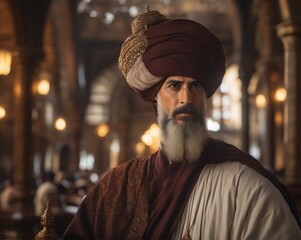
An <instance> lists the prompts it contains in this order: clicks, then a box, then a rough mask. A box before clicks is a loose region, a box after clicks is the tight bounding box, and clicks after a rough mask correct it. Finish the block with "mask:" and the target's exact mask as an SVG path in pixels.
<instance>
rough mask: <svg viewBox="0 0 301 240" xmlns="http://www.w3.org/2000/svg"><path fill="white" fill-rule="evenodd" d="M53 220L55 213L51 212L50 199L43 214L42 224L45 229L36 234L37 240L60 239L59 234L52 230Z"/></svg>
mask: <svg viewBox="0 0 301 240" xmlns="http://www.w3.org/2000/svg"><path fill="white" fill-rule="evenodd" d="M53 220H54V219H53V215H52V213H51V210H50V207H49V201H48V202H47V206H46V209H45V211H44V213H43V214H42V216H41V224H42V226H43V229H42V230H41V231H39V232H38V233H37V234H36V236H35V240H56V239H58V236H57V234H56V233H55V232H54V231H53V230H52V226H53Z"/></svg>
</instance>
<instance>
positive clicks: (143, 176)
mask: <svg viewBox="0 0 301 240" xmlns="http://www.w3.org/2000/svg"><path fill="white" fill-rule="evenodd" d="M132 32H133V34H132V35H131V36H130V37H129V38H127V39H126V41H125V42H124V44H123V46H122V50H121V54H120V58H119V67H120V69H121V71H122V73H123V74H124V76H125V78H126V80H127V82H128V83H129V85H130V86H131V87H132V88H134V89H135V91H136V92H137V93H138V94H139V95H140V96H141V97H142V98H143V99H145V100H146V101H148V102H150V103H151V104H153V106H154V108H155V110H156V113H157V117H158V123H159V126H160V129H161V135H160V140H161V146H160V149H159V151H158V152H156V153H154V154H152V155H150V156H146V157H142V158H138V159H134V160H131V161H128V162H127V163H125V164H122V165H120V166H118V167H117V168H115V169H112V170H110V171H109V172H107V173H106V174H105V176H103V177H102V178H101V180H100V181H99V183H98V184H97V186H96V187H95V188H94V189H93V190H92V191H91V192H90V193H89V194H88V195H87V197H86V198H85V199H84V200H83V202H82V204H81V206H80V208H79V210H78V213H77V215H76V216H75V218H74V220H73V221H72V223H71V224H70V226H69V228H68V229H67V231H66V233H65V236H64V239H210V240H211V239H235V240H236V239H301V234H300V228H299V225H298V224H299V220H298V214H297V211H296V209H295V207H294V204H293V201H292V199H291V198H290V196H289V194H288V192H287V190H286V188H285V187H284V186H283V185H282V184H281V183H280V182H279V181H277V179H276V178H275V177H274V176H273V175H272V174H271V173H270V172H268V171H267V170H265V169H264V168H263V167H262V166H261V165H260V164H259V163H258V162H257V161H256V160H255V159H253V158H252V157H251V156H250V155H248V154H246V153H244V152H242V151H240V150H238V149H237V148H235V147H234V146H232V145H229V144H226V143H224V142H222V141H218V140H215V139H212V138H210V137H209V134H208V131H207V129H206V124H205V122H206V121H205V112H206V98H209V97H210V96H211V95H212V94H213V93H214V91H215V90H216V89H217V88H218V86H219V85H220V83H221V80H222V78H223V75H224V72H225V58H224V54H223V50H222V46H221V44H220V42H219V40H218V39H217V38H216V37H215V36H214V35H213V34H212V33H211V32H210V31H209V30H208V29H207V28H205V27H204V26H202V25H201V24H199V23H196V22H194V21H191V20H184V19H166V17H165V16H163V15H161V14H160V13H159V12H157V11H149V10H148V9H147V11H146V12H145V13H144V14H141V15H139V16H138V17H137V19H136V20H135V21H134V22H133V23H132Z"/></svg>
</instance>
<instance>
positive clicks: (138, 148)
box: [135, 142, 145, 155]
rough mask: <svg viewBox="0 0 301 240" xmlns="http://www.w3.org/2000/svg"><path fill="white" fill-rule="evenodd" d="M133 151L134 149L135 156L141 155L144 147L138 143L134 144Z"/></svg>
mask: <svg viewBox="0 0 301 240" xmlns="http://www.w3.org/2000/svg"><path fill="white" fill-rule="evenodd" d="M135 149H136V154H137V155H141V154H143V152H144V150H145V145H144V144H143V143H142V142H139V143H137V144H136V147H135Z"/></svg>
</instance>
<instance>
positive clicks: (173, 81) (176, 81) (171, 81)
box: [166, 79, 183, 83]
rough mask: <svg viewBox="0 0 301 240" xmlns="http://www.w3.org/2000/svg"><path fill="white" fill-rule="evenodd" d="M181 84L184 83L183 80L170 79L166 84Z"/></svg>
mask: <svg viewBox="0 0 301 240" xmlns="http://www.w3.org/2000/svg"><path fill="white" fill-rule="evenodd" d="M181 82H183V81H181V80H175V79H168V80H167V81H166V83H181Z"/></svg>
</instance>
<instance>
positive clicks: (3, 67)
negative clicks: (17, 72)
mask: <svg viewBox="0 0 301 240" xmlns="http://www.w3.org/2000/svg"><path fill="white" fill-rule="evenodd" d="M11 59H12V54H11V52H10V51H8V50H3V49H0V75H8V74H9V73H10V70H11Z"/></svg>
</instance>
